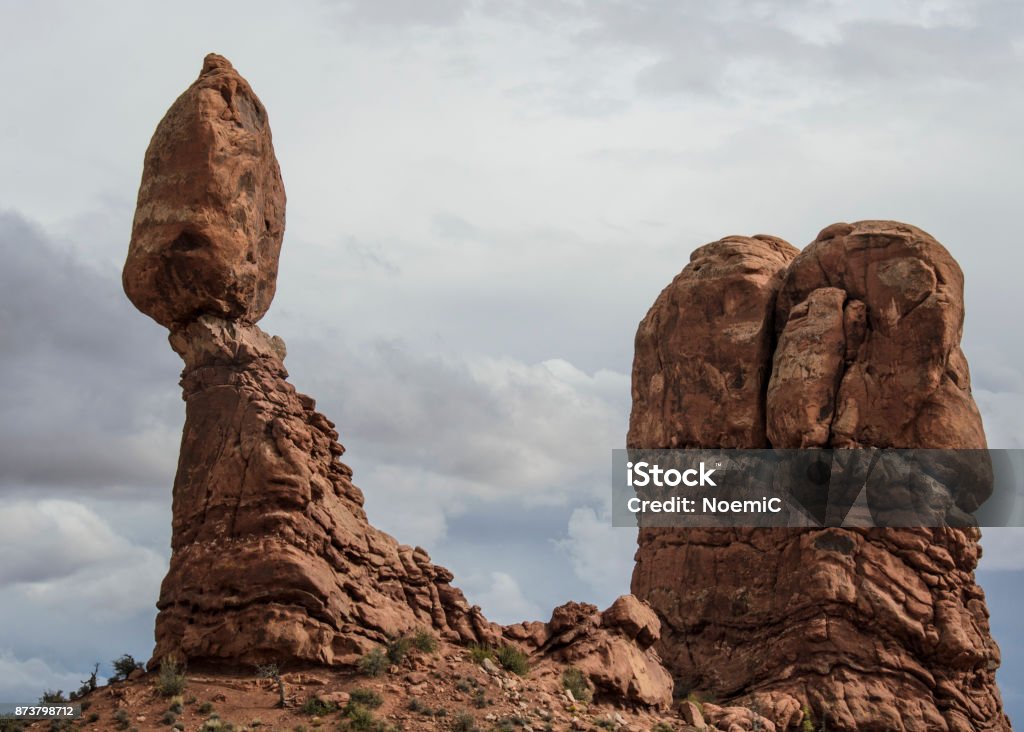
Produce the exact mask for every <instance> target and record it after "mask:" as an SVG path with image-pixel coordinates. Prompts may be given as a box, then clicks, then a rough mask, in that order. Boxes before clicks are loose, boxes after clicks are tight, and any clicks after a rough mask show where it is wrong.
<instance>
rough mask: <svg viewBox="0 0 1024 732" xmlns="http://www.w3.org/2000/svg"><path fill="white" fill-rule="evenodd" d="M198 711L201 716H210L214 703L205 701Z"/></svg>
mask: <svg viewBox="0 0 1024 732" xmlns="http://www.w3.org/2000/svg"><path fill="white" fill-rule="evenodd" d="M198 711H199V713H200V714H209V713H210V712H212V711H213V702H208V701H204V702H203V703H202V704H200V705H199V710H198Z"/></svg>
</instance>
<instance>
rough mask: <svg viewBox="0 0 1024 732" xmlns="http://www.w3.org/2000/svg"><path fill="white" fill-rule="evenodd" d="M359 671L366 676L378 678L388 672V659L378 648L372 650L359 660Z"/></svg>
mask: <svg viewBox="0 0 1024 732" xmlns="http://www.w3.org/2000/svg"><path fill="white" fill-rule="evenodd" d="M358 667H359V671H360V672H361V673H364V674H366V675H367V676H380V675H381V674H382V673H384V672H385V671H387V670H388V657H387V655H385V653H384V651H382V650H381V649H380V648H374V649H373V650H371V651H369V652H368V653H365V654H363V657H362V658H360V659H359V664H358Z"/></svg>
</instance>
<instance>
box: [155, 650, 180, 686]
mask: <svg viewBox="0 0 1024 732" xmlns="http://www.w3.org/2000/svg"><path fill="white" fill-rule="evenodd" d="M156 688H157V691H159V692H160V695H161V696H177V695H179V694H181V692H182V691H184V690H185V669H184V668H182V667H181V666H179V665H178V662H177V661H176V660H175V659H173V658H171V657H170V656H165V657H164V658H163V659H162V660H161V661H160V675H159V676H158V677H157V680H156Z"/></svg>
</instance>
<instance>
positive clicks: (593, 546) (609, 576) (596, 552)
mask: <svg viewBox="0 0 1024 732" xmlns="http://www.w3.org/2000/svg"><path fill="white" fill-rule="evenodd" d="M555 543H556V545H557V546H558V548H559V549H560V550H561V551H563V552H565V553H566V554H568V556H569V559H570V561H571V563H572V568H573V572H575V574H576V576H577V577H579V578H580V579H582V580H583V581H584V582H586V583H588V584H589V585H590V586H591V587H593V588H594V589H595V590H596V591H597V592H598V593H599V594H600V596H601V597H603V598H605V599H606V601H607V602H610V601H611V600H613V599H615V598H616V597H618V596H619V595H621V594H623V593H625V592H628V588H629V583H630V578H631V577H632V574H633V554H634V553H635V552H636V530H635V529H628V528H621V527H613V526H612V521H611V516H610V514H609V513H608V512H607V511H604V512H602V513H601V514H600V515H598V513H597V511H595V510H594V509H593V508H577V509H575V510H574V511H573V512H572V515H571V516H570V517H569V525H568V537H567V538H565V539H560V540H557V541H556V542H555Z"/></svg>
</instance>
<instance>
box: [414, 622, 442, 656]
mask: <svg viewBox="0 0 1024 732" xmlns="http://www.w3.org/2000/svg"><path fill="white" fill-rule="evenodd" d="M412 644H413V646H415V647H416V649H417V650H419V651H423V652H424V653H437V638H435V637H434V634H433V633H431V632H430V631H429V630H426V629H425V628H420V629H419V630H417V631H416V633H414V634H413V636H412Z"/></svg>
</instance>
